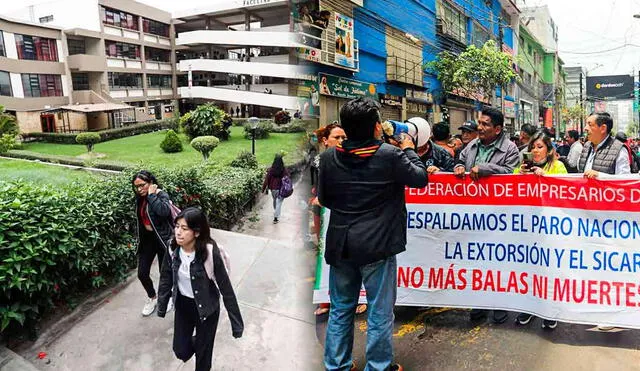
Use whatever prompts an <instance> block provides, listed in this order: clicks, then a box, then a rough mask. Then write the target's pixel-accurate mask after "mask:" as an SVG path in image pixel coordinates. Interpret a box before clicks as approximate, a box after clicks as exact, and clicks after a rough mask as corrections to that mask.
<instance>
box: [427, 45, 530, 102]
mask: <svg viewBox="0 0 640 371" xmlns="http://www.w3.org/2000/svg"><path fill="white" fill-rule="evenodd" d="M512 65H513V60H512V57H511V56H510V55H509V54H507V53H504V52H502V51H499V50H498V49H497V48H496V43H495V41H493V40H489V41H487V42H486V43H485V44H484V45H483V46H482V47H481V48H478V47H476V46H475V45H469V46H468V47H467V49H466V50H465V51H464V52H462V53H460V55H455V54H452V53H450V52H447V51H445V52H441V53H439V54H438V55H437V56H436V59H435V60H434V61H432V62H428V63H427V64H426V65H425V67H426V69H427V71H429V72H431V73H434V74H435V75H436V76H437V78H438V80H439V81H440V83H441V84H442V88H443V90H444V91H446V92H456V93H458V94H463V95H466V96H468V97H474V98H475V99H477V100H480V99H482V98H488V97H493V95H494V93H495V90H496V87H498V86H500V87H502V86H506V85H508V84H509V83H511V82H512V81H513V80H514V79H517V78H518V75H517V74H516V72H515V71H514V69H513V67H512Z"/></svg>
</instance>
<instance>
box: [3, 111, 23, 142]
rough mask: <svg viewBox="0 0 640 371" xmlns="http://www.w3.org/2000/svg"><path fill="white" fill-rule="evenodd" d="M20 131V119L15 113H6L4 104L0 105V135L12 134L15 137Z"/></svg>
mask: <svg viewBox="0 0 640 371" xmlns="http://www.w3.org/2000/svg"><path fill="white" fill-rule="evenodd" d="M19 133H20V128H19V127H18V120H17V119H16V117H15V116H14V115H11V114H9V113H6V112H5V111H4V106H1V105H0V137H1V136H3V135H5V134H6V135H12V136H13V137H15V136H16V135H18V134H19Z"/></svg>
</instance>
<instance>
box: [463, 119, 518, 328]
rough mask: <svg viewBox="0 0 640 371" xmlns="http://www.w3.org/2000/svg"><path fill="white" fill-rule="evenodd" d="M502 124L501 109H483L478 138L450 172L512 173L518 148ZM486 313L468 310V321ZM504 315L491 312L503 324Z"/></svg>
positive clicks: (478, 174)
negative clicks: (469, 315)
mask: <svg viewBox="0 0 640 371" xmlns="http://www.w3.org/2000/svg"><path fill="white" fill-rule="evenodd" d="M503 125H504V116H503V115H502V112H500V111H499V110H497V109H495V108H485V109H483V110H482V112H481V115H480V120H478V138H477V139H474V140H472V141H471V142H470V143H469V145H467V146H466V147H465V149H464V150H463V151H462V153H460V159H459V160H458V164H457V165H456V166H455V168H454V169H453V173H454V174H456V175H457V176H459V177H464V176H465V171H468V172H469V175H470V176H471V179H473V180H478V179H479V178H480V177H484V176H489V175H492V174H512V173H513V170H514V169H515V168H516V167H517V166H518V165H519V164H520V158H519V153H518V147H517V146H516V145H515V143H513V142H512V141H511V140H510V139H509V135H508V134H507V133H505V132H504V130H503ZM486 315H487V311H486V310H482V309H473V310H471V320H478V319H481V318H483V317H485V316H486ZM507 318H508V315H507V312H506V311H504V310H494V311H493V321H494V322H495V323H503V322H504V321H506V320H507Z"/></svg>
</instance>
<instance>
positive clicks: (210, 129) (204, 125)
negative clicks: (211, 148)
mask: <svg viewBox="0 0 640 371" xmlns="http://www.w3.org/2000/svg"><path fill="white" fill-rule="evenodd" d="M225 115H226V113H225V112H224V111H223V110H221V109H220V108H218V107H216V106H215V105H213V104H212V103H207V104H202V105H200V106H198V107H197V108H196V109H195V110H193V111H191V112H190V114H189V115H188V118H187V119H185V120H184V121H182V120H181V122H182V123H183V125H184V129H185V133H186V134H187V136H189V138H191V139H193V138H197V137H201V136H215V137H216V138H219V139H221V140H228V139H229V135H230V131H229V126H226V127H225V125H226V123H223V121H224V119H225ZM185 116H187V115H185Z"/></svg>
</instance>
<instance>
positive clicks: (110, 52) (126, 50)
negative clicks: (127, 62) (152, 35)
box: [104, 40, 140, 59]
mask: <svg viewBox="0 0 640 371" xmlns="http://www.w3.org/2000/svg"><path fill="white" fill-rule="evenodd" d="M104 45H105V54H106V55H107V57H113V58H129V59H140V46H139V45H134V44H127V43H121V42H118V41H111V40H105V42H104Z"/></svg>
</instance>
